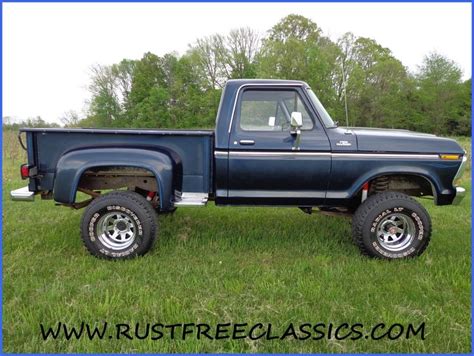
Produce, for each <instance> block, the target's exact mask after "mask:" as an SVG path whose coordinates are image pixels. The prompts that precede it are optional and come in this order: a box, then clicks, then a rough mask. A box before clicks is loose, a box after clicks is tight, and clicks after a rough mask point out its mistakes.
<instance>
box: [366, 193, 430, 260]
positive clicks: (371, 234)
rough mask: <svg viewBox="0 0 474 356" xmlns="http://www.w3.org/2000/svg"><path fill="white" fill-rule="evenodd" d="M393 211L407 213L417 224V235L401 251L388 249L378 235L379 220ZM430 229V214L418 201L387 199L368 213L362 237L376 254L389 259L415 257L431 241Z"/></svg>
mask: <svg viewBox="0 0 474 356" xmlns="http://www.w3.org/2000/svg"><path fill="white" fill-rule="evenodd" d="M393 213H397V214H403V215H405V216H406V217H407V218H408V219H411V220H412V221H413V223H414V225H415V234H414V235H415V236H414V237H413V240H412V242H411V243H410V244H409V245H408V246H407V247H406V248H404V249H403V250H400V251H390V250H387V249H386V248H384V247H383V246H382V245H381V244H380V242H379V241H378V238H377V235H376V227H377V225H378V222H379V221H381V220H382V219H383V218H384V217H386V216H388V215H390V214H393ZM430 229H431V222H430V220H429V217H428V214H427V213H426V211H424V209H420V207H419V206H418V205H417V203H416V202H412V201H409V200H402V199H397V200H387V201H384V202H382V203H381V204H379V205H376V206H374V207H373V208H372V209H371V211H370V212H369V213H368V214H367V216H366V219H365V222H364V224H363V227H362V239H363V242H364V245H365V246H366V247H367V248H368V249H369V250H370V252H371V254H373V255H375V256H378V257H381V258H388V259H399V258H407V257H414V256H418V255H419V254H421V252H423V251H424V249H425V247H426V244H427V243H428V242H429V231H430Z"/></svg>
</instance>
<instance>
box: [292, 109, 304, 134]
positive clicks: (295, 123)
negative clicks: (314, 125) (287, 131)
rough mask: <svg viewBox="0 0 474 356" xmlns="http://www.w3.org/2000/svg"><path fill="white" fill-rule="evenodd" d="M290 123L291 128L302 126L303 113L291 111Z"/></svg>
mask: <svg viewBox="0 0 474 356" xmlns="http://www.w3.org/2000/svg"><path fill="white" fill-rule="evenodd" d="M290 125H291V128H292V129H293V130H295V129H300V128H301V127H302V126H303V115H302V114H301V113H300V112H299V111H293V112H292V113H291V122H290Z"/></svg>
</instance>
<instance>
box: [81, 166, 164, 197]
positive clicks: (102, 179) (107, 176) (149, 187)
mask: <svg viewBox="0 0 474 356" xmlns="http://www.w3.org/2000/svg"><path fill="white" fill-rule="evenodd" d="M121 188H127V189H129V190H136V189H137V188H138V189H141V190H146V191H151V192H157V191H158V184H157V180H156V177H155V175H154V174H153V172H151V171H149V170H147V169H145V168H137V167H128V166H102V167H93V168H89V169H87V170H86V171H85V172H84V173H83V174H82V175H81V178H80V180H79V185H78V190H81V189H82V190H90V191H94V190H110V189H113V190H115V189H121Z"/></svg>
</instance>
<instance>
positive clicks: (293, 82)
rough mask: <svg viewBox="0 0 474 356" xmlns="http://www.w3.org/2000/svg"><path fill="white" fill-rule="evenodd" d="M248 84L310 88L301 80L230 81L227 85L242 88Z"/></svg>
mask: <svg viewBox="0 0 474 356" xmlns="http://www.w3.org/2000/svg"><path fill="white" fill-rule="evenodd" d="M246 84H275V85H279V84H280V85H301V86H305V87H309V85H308V84H306V83H305V82H303V81H301V80H284V79H229V80H228V81H227V85H231V86H242V85H246Z"/></svg>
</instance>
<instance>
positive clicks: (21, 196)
mask: <svg viewBox="0 0 474 356" xmlns="http://www.w3.org/2000/svg"><path fill="white" fill-rule="evenodd" d="M10 198H11V199H12V200H15V201H34V200H35V192H30V190H29V189H28V186H26V187H23V188H20V189H15V190H12V191H11V192H10Z"/></svg>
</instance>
